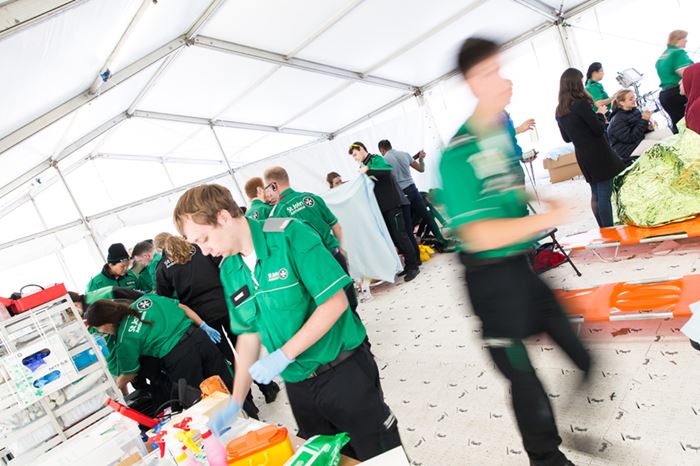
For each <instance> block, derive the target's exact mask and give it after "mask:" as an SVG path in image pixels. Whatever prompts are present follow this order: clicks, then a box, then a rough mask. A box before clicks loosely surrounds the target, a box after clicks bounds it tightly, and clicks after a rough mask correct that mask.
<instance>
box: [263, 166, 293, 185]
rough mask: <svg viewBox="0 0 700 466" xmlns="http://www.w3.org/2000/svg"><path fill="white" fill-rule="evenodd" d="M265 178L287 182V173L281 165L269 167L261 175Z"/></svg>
mask: <svg viewBox="0 0 700 466" xmlns="http://www.w3.org/2000/svg"><path fill="white" fill-rule="evenodd" d="M263 176H264V177H265V180H269V181H276V182H277V183H283V184H289V174H288V173H287V170H285V169H284V168H282V167H270V168H268V169H267V170H265V174H264V175H263Z"/></svg>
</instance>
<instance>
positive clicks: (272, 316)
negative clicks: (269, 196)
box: [221, 219, 366, 382]
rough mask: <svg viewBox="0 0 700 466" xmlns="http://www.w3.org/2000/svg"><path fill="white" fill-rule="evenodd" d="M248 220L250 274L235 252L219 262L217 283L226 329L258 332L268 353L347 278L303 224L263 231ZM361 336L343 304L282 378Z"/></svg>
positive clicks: (296, 375)
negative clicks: (253, 257)
mask: <svg viewBox="0 0 700 466" xmlns="http://www.w3.org/2000/svg"><path fill="white" fill-rule="evenodd" d="M248 223H249V225H250V231H251V235H252V237H253V246H254V248H255V254H256V255H257V258H258V261H257V263H256V265H255V270H254V271H253V272H252V273H251V271H250V270H249V269H248V267H247V266H246V265H245V263H244V262H243V259H242V258H241V256H240V255H238V254H237V255H235V256H229V257H227V258H226V259H224V261H223V262H222V264H221V283H222V284H223V286H224V293H225V295H226V302H227V304H228V310H229V316H230V317H231V330H233V332H234V333H236V334H238V333H258V334H259V335H260V340H261V341H262V344H263V345H264V346H265V348H266V349H267V351H268V352H269V353H272V352H273V351H276V350H278V349H280V348H281V347H282V346H283V345H284V344H285V343H287V342H288V341H289V340H290V339H291V338H292V337H293V336H294V335H295V334H296V333H297V332H298V331H299V329H301V327H302V326H303V325H304V324H305V323H306V321H307V320H309V318H310V317H311V315H312V314H313V313H314V312H315V311H316V308H317V307H318V306H320V305H321V304H323V303H324V302H326V301H327V300H328V299H329V298H330V297H332V296H333V295H334V294H336V293H337V292H339V291H342V290H343V288H344V287H345V286H346V285H348V284H350V283H352V281H351V279H350V277H348V276H347V274H346V273H345V272H343V269H342V268H341V267H340V265H339V264H338V262H336V260H335V259H334V258H333V256H332V255H331V254H330V253H329V252H328V250H326V248H325V247H324V245H323V243H322V242H321V239H320V238H319V237H318V235H317V234H316V233H315V232H314V231H313V230H312V229H311V228H310V227H309V226H308V225H306V224H304V223H302V222H299V221H297V220H294V219H290V220H289V221H288V223H287V225H286V228H284V229H282V230H281V231H276V232H264V231H263V224H262V223H261V222H255V221H249V222H248ZM365 337H366V331H365V327H364V326H363V325H362V322H360V320H359V318H358V317H357V316H356V315H355V314H353V313H352V312H351V311H350V307H349V306H348V308H347V309H346V310H345V312H344V313H343V315H341V316H340V318H339V319H338V320H337V321H336V323H335V324H333V326H332V327H331V328H330V330H328V332H326V334H325V335H324V336H323V337H321V339H320V340H319V341H317V342H316V343H315V344H314V345H312V346H311V347H310V348H309V349H307V350H306V351H304V352H303V353H301V354H300V355H299V356H297V358H296V360H295V361H294V362H293V363H292V364H290V365H289V366H288V367H287V368H286V369H285V370H284V371H283V372H282V374H281V375H282V378H283V379H284V380H285V381H287V382H300V381H302V380H305V379H307V378H308V377H309V376H310V375H311V374H312V373H313V372H314V371H315V370H316V368H318V366H319V365H321V364H326V363H328V362H330V361H333V360H334V359H335V358H337V357H338V355H339V354H340V353H341V352H342V351H345V350H350V349H354V348H357V347H358V346H359V345H360V343H362V342H363V341H364V339H365Z"/></svg>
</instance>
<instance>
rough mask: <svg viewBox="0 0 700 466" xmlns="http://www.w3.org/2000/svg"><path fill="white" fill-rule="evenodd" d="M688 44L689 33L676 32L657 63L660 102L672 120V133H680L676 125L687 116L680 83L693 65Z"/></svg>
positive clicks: (685, 99)
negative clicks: (688, 68) (687, 48)
mask: <svg viewBox="0 0 700 466" xmlns="http://www.w3.org/2000/svg"><path fill="white" fill-rule="evenodd" d="M687 43H688V31H683V30H680V29H679V30H676V31H673V32H671V34H669V36H668V42H667V47H666V50H664V53H662V54H661V56H660V57H659V59H658V60H657V61H656V72H657V74H658V75H659V80H660V81H661V84H660V87H661V92H660V93H659V102H661V106H662V107H663V108H664V110H666V113H668V116H669V117H670V118H671V123H672V124H671V131H673V134H677V133H678V127H677V126H676V123H678V122H679V121H681V119H682V118H683V117H684V116H685V106H686V104H687V103H688V99H687V98H686V96H684V95H681V90H680V82H681V78H682V77H683V71H684V70H685V69H686V68H687V67H689V66H690V65H692V64H693V60H691V59H690V57H689V56H688V53H687V52H686V51H685V50H684V49H685V46H686V44H687Z"/></svg>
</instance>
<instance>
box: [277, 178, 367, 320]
mask: <svg viewBox="0 0 700 466" xmlns="http://www.w3.org/2000/svg"><path fill="white" fill-rule="evenodd" d="M264 176H265V180H264V181H265V184H266V186H268V190H269V191H270V194H269V195H268V198H269V199H270V200H272V201H273V202H275V206H274V207H273V208H272V211H271V212H270V215H269V217H270V218H296V219H297V220H302V221H304V222H306V223H307V224H309V226H311V228H313V229H314V230H315V231H316V233H318V235H319V236H320V237H321V241H323V245H324V246H326V249H328V251H329V252H330V253H331V254H332V255H333V257H334V258H335V260H337V261H338V263H339V264H340V266H341V267H342V268H343V270H344V271H345V273H347V274H349V273H350V270H349V269H348V260H347V253H346V252H345V250H343V248H342V247H341V242H342V240H343V229H342V227H341V226H340V223H338V219H337V218H336V217H335V215H334V214H333V212H331V209H329V208H328V206H327V205H326V202H325V201H324V200H323V199H322V198H321V197H319V196H317V195H315V194H311V193H304V192H299V191H294V190H293V189H292V188H291V187H290V186H289V175H288V174H287V170H285V169H284V168H282V167H271V168H268V169H267V170H265V175H264ZM273 188H274V189H273ZM345 295H346V296H347V298H348V302H349V303H350V308H351V309H352V311H353V312H356V309H357V296H356V295H355V287H354V286H353V284H352V283H351V284H349V285H348V286H347V287H345Z"/></svg>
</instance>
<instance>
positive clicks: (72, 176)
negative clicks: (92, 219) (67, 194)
mask: <svg viewBox="0 0 700 466" xmlns="http://www.w3.org/2000/svg"><path fill="white" fill-rule="evenodd" d="M65 178H66V182H67V183H68V186H70V190H71V192H72V193H73V195H74V196H75V198H76V199H77V201H78V204H79V205H80V210H82V211H83V214H85V215H91V214H95V213H97V212H102V211H104V210H107V209H110V208H112V207H115V206H116V205H117V203H118V202H119V200H117V199H113V198H112V197H111V192H110V191H108V188H107V184H108V183H110V184H115V183H116V184H117V185H118V186H122V187H123V189H125V190H126V189H128V188H129V187H130V186H131V185H132V184H134V183H133V181H132V179H131V178H128V179H127V180H126V181H125V180H123V179H119V178H110V179H109V181H108V180H107V179H105V178H104V175H103V171H102V170H98V168H97V161H95V160H93V161H91V162H88V163H86V164H85V165H83V166H81V167H80V168H78V169H77V170H75V171H74V172H73V173H69V174H66V175H65Z"/></svg>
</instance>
